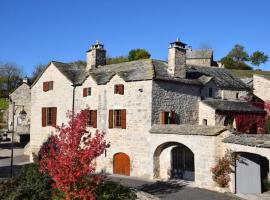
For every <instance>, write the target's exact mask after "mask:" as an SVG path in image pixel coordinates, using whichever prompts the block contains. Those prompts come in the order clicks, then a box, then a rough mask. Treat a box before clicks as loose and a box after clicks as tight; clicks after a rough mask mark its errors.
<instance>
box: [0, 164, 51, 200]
mask: <svg viewBox="0 0 270 200" xmlns="http://www.w3.org/2000/svg"><path fill="white" fill-rule="evenodd" d="M51 192H52V191H51V179H50V178H49V177H48V176H47V175H44V174H41V173H40V172H39V170H38V166H37V164H35V163H32V164H28V165H25V166H23V168H22V170H21V173H20V175H19V176H18V177H15V178H13V179H10V180H7V181H5V182H3V183H1V184H0V199H3V200H28V199H29V200H30V199H31V200H47V199H48V200H49V199H51Z"/></svg>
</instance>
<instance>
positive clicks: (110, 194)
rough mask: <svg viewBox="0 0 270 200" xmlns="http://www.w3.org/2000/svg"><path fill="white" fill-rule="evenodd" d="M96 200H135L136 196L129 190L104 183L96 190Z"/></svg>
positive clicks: (115, 184) (117, 185) (114, 184)
mask: <svg viewBox="0 0 270 200" xmlns="http://www.w3.org/2000/svg"><path fill="white" fill-rule="evenodd" d="M96 194H97V196H96V199H97V200H111V199H114V200H135V199H136V197H137V196H136V194H135V192H134V191H132V190H131V189H129V188H127V187H124V186H122V185H120V184H117V183H113V182H110V181H108V182H104V183H103V184H101V185H100V186H99V188H98V189H97V193H96Z"/></svg>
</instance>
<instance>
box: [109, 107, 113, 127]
mask: <svg viewBox="0 0 270 200" xmlns="http://www.w3.org/2000/svg"><path fill="white" fill-rule="evenodd" d="M109 128H113V110H109Z"/></svg>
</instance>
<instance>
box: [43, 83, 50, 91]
mask: <svg viewBox="0 0 270 200" xmlns="http://www.w3.org/2000/svg"><path fill="white" fill-rule="evenodd" d="M48 90H49V82H43V91H44V92H47V91H48Z"/></svg>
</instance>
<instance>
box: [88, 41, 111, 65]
mask: <svg viewBox="0 0 270 200" xmlns="http://www.w3.org/2000/svg"><path fill="white" fill-rule="evenodd" d="M86 62H87V69H88V70H90V69H94V68H96V67H98V66H100V65H106V50H105V49H104V48H103V45H102V44H100V43H99V42H98V41H97V43H96V44H94V45H92V46H91V48H90V49H89V50H88V51H87V54H86Z"/></svg>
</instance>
